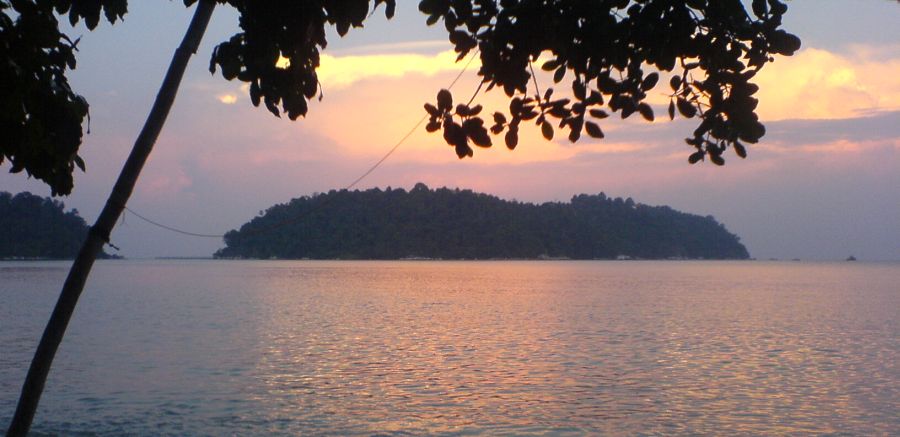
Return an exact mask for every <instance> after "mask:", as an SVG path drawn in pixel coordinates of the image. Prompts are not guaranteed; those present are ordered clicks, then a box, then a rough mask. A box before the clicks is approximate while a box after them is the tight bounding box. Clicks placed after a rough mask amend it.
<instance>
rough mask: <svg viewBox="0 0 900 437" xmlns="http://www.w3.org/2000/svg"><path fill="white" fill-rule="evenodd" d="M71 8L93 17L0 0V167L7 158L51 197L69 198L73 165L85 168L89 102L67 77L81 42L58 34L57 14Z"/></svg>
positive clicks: (59, 6)
mask: <svg viewBox="0 0 900 437" xmlns="http://www.w3.org/2000/svg"><path fill="white" fill-rule="evenodd" d="M75 3H80V2H75ZM88 3H90V2H88ZM110 3H115V2H110ZM121 3H122V4H124V1H123V2H121ZM68 10H72V11H73V12H72V15H71V16H72V17H88V16H90V15H89V14H88V15H84V14H85V13H87V12H89V11H83V10H82V9H78V11H81V12H78V13H76V12H74V11H75V6H74V5H73V2H72V1H36V2H34V1H22V0H17V1H2V0H0V132H2V133H3V135H2V136H0V164H2V163H3V162H4V161H5V160H9V162H10V165H11V168H10V172H12V173H19V172H22V171H25V172H27V174H28V175H30V176H32V177H35V178H37V179H40V180H42V181H44V182H46V183H47V185H49V186H50V189H51V191H52V193H53V195H65V194H69V193H70V192H71V191H72V186H73V181H72V173H73V171H74V169H75V167H79V168H80V169H81V170H82V171H83V170H84V161H83V160H82V159H81V157H80V156H79V155H78V148H79V146H80V145H81V138H82V128H81V126H82V123H83V121H84V118H85V117H87V116H88V103H87V101H86V100H85V99H84V98H83V97H81V96H80V95H78V94H76V93H75V92H74V91H72V88H71V87H70V86H69V82H68V80H67V79H66V71H67V70H69V69H74V68H75V65H76V61H75V51H76V50H77V46H78V41H77V40H75V41H72V40H71V39H69V37H68V36H66V35H65V34H63V33H61V32H60V31H59V23H58V22H57V18H56V15H55V12H64V11H68ZM86 19H87V18H86ZM89 22H93V21H90V20H89ZM94 23H95V22H94ZM95 24H96V23H95Z"/></svg>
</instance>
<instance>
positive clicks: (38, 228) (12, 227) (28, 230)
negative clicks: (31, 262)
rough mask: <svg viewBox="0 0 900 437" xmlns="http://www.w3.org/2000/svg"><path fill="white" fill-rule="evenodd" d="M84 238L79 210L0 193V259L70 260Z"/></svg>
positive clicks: (85, 229) (85, 227) (55, 202)
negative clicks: (67, 209) (68, 209)
mask: <svg viewBox="0 0 900 437" xmlns="http://www.w3.org/2000/svg"><path fill="white" fill-rule="evenodd" d="M87 234H88V225H87V223H85V222H84V219H83V218H81V216H79V215H78V210H75V209H73V210H70V211H66V210H65V204H63V203H62V202H60V201H58V200H53V199H51V198H49V197H40V196H36V195H34V194H31V193H28V192H24V193H19V194H16V195H12V194H10V193H7V192H5V191H0V259H4V258H47V259H72V258H75V254H77V253H78V249H79V248H80V247H81V244H82V243H84V239H85V238H86V237H87ZM100 257H101V258H107V257H109V256H108V255H107V254H106V253H101V254H100Z"/></svg>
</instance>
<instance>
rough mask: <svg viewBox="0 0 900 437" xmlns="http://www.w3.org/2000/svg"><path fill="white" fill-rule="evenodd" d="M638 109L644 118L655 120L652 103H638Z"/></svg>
mask: <svg viewBox="0 0 900 437" xmlns="http://www.w3.org/2000/svg"><path fill="white" fill-rule="evenodd" d="M637 109H638V112H640V113H641V117H644V120H647V121H653V118H654V117H653V108H651V107H650V105H648V104H646V103H644V102H641V103H640V104H638V107H637Z"/></svg>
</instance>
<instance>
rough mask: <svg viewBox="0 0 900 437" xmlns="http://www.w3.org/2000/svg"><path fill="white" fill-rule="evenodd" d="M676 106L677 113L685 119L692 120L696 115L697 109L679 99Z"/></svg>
mask: <svg viewBox="0 0 900 437" xmlns="http://www.w3.org/2000/svg"><path fill="white" fill-rule="evenodd" d="M676 105H677V106H678V112H680V113H681V115H683V116H684V117H686V118H693V117H694V116H695V115H697V107H696V106H694V105H692V104H691V102H688V101H687V100H685V99H683V98H681V97H679V98H678V100H676Z"/></svg>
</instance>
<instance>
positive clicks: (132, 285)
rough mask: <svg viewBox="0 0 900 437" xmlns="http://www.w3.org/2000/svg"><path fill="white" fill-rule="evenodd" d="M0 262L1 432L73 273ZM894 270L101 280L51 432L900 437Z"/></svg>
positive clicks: (299, 273) (789, 267) (80, 328)
mask: <svg viewBox="0 0 900 437" xmlns="http://www.w3.org/2000/svg"><path fill="white" fill-rule="evenodd" d="M20 267H21V268H18V267H17V268H16V269H3V268H0V297H2V298H3V299H4V301H7V302H16V303H17V304H18V305H16V307H15V309H14V310H13V309H10V307H9V306H3V307H0V322H2V325H3V327H2V328H3V329H0V348H2V350H4V351H10V352H9V353H3V354H0V389H2V390H0V425H2V424H4V423H7V421H8V418H9V416H10V415H11V412H12V408H13V405H14V401H15V397H14V395H15V393H16V392H17V391H18V388H19V384H20V381H21V378H22V377H23V376H24V371H25V368H26V367H27V360H28V358H30V357H29V355H30V353H31V349H32V348H33V347H34V346H33V345H34V342H35V341H36V338H37V336H38V335H39V333H40V330H41V329H42V324H43V322H44V319H45V318H46V315H47V314H49V307H50V306H52V302H53V299H54V295H55V292H56V287H57V286H58V283H59V281H61V278H62V275H64V274H65V272H64V269H62V268H50V269H45V268H31V267H30V265H29V264H27V263H25V265H23V266H20ZM898 267H900V266H898V265H897V264H882V265H879V264H866V263H854V264H853V265H852V266H848V265H845V264H815V263H803V264H796V263H789V264H779V263H758V262H740V263H724V262H702V263H701V262H685V263H682V262H670V263H655V262H640V263H610V262H552V263H550V262H544V263H540V262H486V263H464V262H117V263H102V262H101V263H99V264H98V268H97V271H96V272H95V275H94V276H93V277H92V282H91V283H90V285H89V288H88V291H87V292H86V293H85V297H84V300H83V302H82V303H81V304H80V307H79V309H78V312H77V313H76V317H75V319H74V320H73V322H72V326H71V329H70V332H69V333H68V334H67V338H66V341H65V342H64V344H63V348H62V349H61V351H60V353H59V355H58V358H57V363H56V364H55V367H54V371H53V373H51V378H50V381H49V382H48V386H47V387H48V388H47V392H46V393H45V396H44V399H43V401H42V405H41V410H40V412H39V414H38V418H37V421H36V423H35V431H36V435H58V434H65V435H96V434H100V435H120V434H125V435H129V434H130V435H134V434H138V435H143V434H168V435H184V434H190V435H222V434H241V435H243V434H255V435H259V434H282V435H296V434H305V435H309V434H323V435H390V436H398V435H421V434H424V433H429V434H451V435H483V434H490V435H494V434H516V435H543V434H553V435H584V434H599V433H606V434H651V435H653V434H656V435H670V434H684V433H689V434H722V433H728V434H747V435H758V434H796V433H821V434H835V435H840V434H850V435H897V434H900V419H898V416H897V414H896V411H900V405H898V404H900V401H898V399H900V387H898V385H900V371H898V369H897V366H896V364H895V363H897V362H898V361H900V360H898V358H900V356H898V355H900V354H898V350H900V340H898V339H900V335H898V334H900V327H898V318H897V315H898V314H897V308H900V292H898V290H897V288H896V284H897V283H900V268H898Z"/></svg>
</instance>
